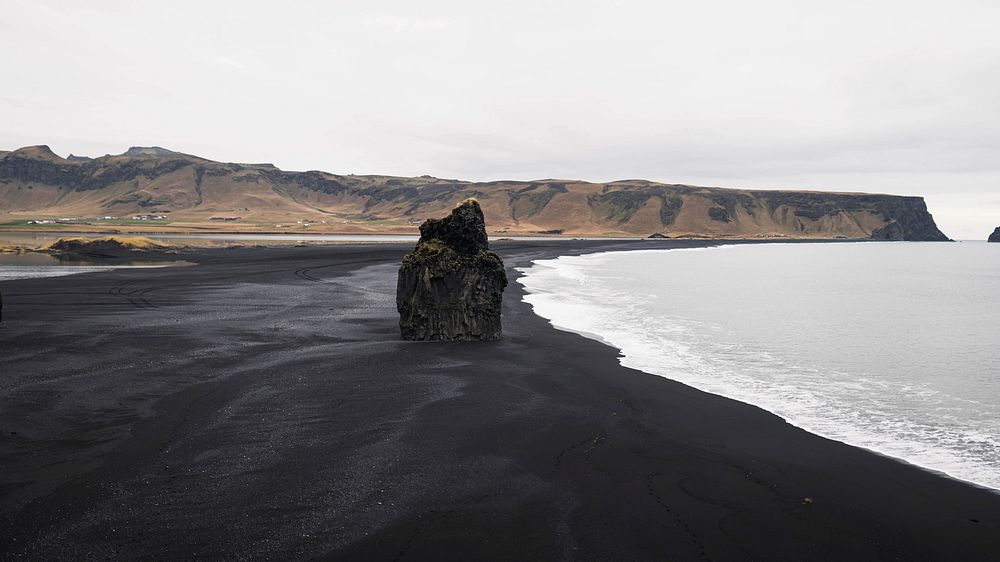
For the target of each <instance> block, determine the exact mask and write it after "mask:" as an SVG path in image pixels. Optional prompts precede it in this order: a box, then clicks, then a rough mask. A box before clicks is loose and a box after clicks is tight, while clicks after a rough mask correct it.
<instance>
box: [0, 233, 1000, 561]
mask: <svg viewBox="0 0 1000 562" xmlns="http://www.w3.org/2000/svg"><path fill="white" fill-rule="evenodd" d="M660 244H661V245H670V246H686V247H694V246H705V245H711V244H714V242H704V241H692V242H677V241H669V242H661V243H660ZM650 246H651V245H648V244H646V243H642V242H615V241H606V242H604V241H602V242H523V243H522V242H509V243H504V244H497V245H496V246H495V247H494V250H495V251H497V252H499V253H501V255H502V256H503V257H504V259H505V262H506V265H507V269H508V272H509V276H510V277H511V281H512V282H511V284H510V285H509V286H508V289H507V293H506V294H505V299H504V305H503V306H504V324H505V338H504V340H501V341H500V342H497V343H496V344H470V345H454V344H441V343H415V342H400V341H398V332H396V326H395V310H394V307H393V303H392V297H393V296H394V293H393V288H394V283H393V281H394V276H393V273H394V271H395V267H396V265H397V264H398V258H399V257H401V256H402V254H403V253H405V252H407V251H409V249H410V245H409V244H398V245H392V244H388V245H381V244H380V245H378V246H373V245H367V246H360V245H357V246H349V245H333V246H319V245H316V246H310V247H307V248H281V247H275V248H265V249H234V250H222V249H219V250H189V251H187V252H186V253H184V252H182V255H184V254H186V255H189V256H191V257H193V256H194V255H197V256H198V257H199V259H192V260H191V261H196V262H200V265H199V266H198V267H191V268H167V269H172V270H174V271H168V272H165V274H164V276H163V278H157V279H152V278H149V277H148V276H144V275H142V274H141V273H137V272H127V271H118V272H109V273H95V274H91V275H85V276H82V275H81V276H74V281H73V283H72V285H73V287H67V286H66V284H65V282H63V283H61V284H60V283H59V282H58V281H52V280H43V281H40V282H33V283H29V282H3V283H0V290H2V291H3V294H4V300H5V304H6V305H7V306H5V309H4V319H3V324H0V344H2V345H3V346H4V348H5V349H39V350H42V349H45V350H49V351H48V352H47V353H45V354H44V355H35V356H32V355H25V354H24V353H21V354H13V355H11V354H6V355H5V356H4V357H2V358H0V366H2V367H3V368H4V370H5V372H12V373H15V376H14V377H13V378H14V379H17V380H8V381H6V383H5V384H7V388H8V391H9V392H8V394H7V396H6V397H4V398H0V400H2V401H3V403H2V405H3V408H0V412H4V413H3V414H0V416H2V418H0V419H2V429H3V430H4V431H3V436H2V438H0V460H2V461H3V462H4V464H5V466H7V467H8V468H12V470H11V471H10V472H7V475H8V476H7V477H5V479H4V482H3V487H2V488H0V491H2V494H0V497H2V498H3V501H2V502H0V504H2V505H3V508H4V509H3V511H2V513H0V519H2V520H3V522H4V524H5V526H6V528H8V529H11V533H10V534H9V538H8V539H7V541H5V542H4V543H3V544H2V545H0V552H3V553H5V554H6V555H8V556H12V557H17V556H44V555H48V556H50V557H57V558H58V557H63V558H65V557H80V556H83V557H94V556H99V555H101V554H112V553H113V554H117V555H118V556H121V557H126V558H130V557H137V556H155V555H159V556H161V557H162V556H169V555H176V556H184V555H192V554H193V553H195V552H197V553H199V554H200V555H201V556H208V557H213V554H214V555H215V556H214V557H219V556H225V557H232V556H256V557H263V558H289V557H292V558H303V557H309V556H329V557H335V558H343V559H351V558H359V557H364V558H371V559H388V558H415V559H419V558H426V557H438V558H440V557H442V556H445V557H463V556H475V557H478V558H489V559H502V558H508V559H509V558H564V557H570V558H584V559H598V558H609V557H611V558H615V557H617V558H633V559H644V558H662V557H664V556H667V557H674V558H693V557H704V558H716V559H750V558H772V559H795V558H799V559H801V558H803V557H810V558H815V557H821V556H828V557H848V556H850V557H862V558H907V557H909V558H914V557H916V558H923V559H926V558H937V559H946V558H949V557H954V558H958V557H964V558H966V559H988V558H989V557H990V555H991V554H993V555H995V553H996V552H998V551H1000V538H998V537H1000V497H997V495H996V494H994V493H991V491H989V490H986V489H982V488H978V487H975V486H973V485H970V484H966V483H964V482H962V481H957V480H953V479H951V478H946V477H942V476H940V475H938V474H935V473H931V472H928V471H925V470H924V469H922V468H919V467H916V466H915V465H907V464H904V463H901V462H899V460H896V459H894V458H890V457H884V456H881V455H878V454H876V453H873V452H869V451H866V450H863V449H858V448H856V447H852V446H849V445H845V444H843V443H840V442H837V441H832V440H828V439H825V438H823V437H819V436H816V435H813V434H811V433H808V432H805V431H803V430H801V429H798V428H795V427H793V426H790V425H788V424H787V423H785V422H784V421H783V420H781V419H780V418H778V417H777V416H775V415H774V414H771V413H769V412H767V411H765V410H762V409H760V408H757V407H754V406H750V405H747V404H745V403H742V402H737V401H734V400H730V399H727V398H724V397H721V396H716V395H712V394H708V393H704V392H701V391H698V390H695V389H693V388H691V387H687V386H685V385H683V384H682V383H678V382H675V381H672V380H670V379H665V378H663V377H659V376H656V375H650V374H647V373H644V372H642V371H636V370H633V369H628V368H625V367H622V366H621V365H619V364H618V357H617V353H616V350H615V349H614V348H611V347H608V346H607V345H602V344H601V343H600V342H597V341H593V340H590V339H587V338H584V337H583V336H579V335H577V334H574V333H571V332H565V331H561V330H558V329H556V328H554V327H552V326H551V325H550V324H549V322H548V320H546V319H544V318H542V317H540V316H537V315H536V314H535V313H534V312H533V310H532V308H531V306H530V305H529V304H528V303H525V302H523V300H522V299H523V296H524V294H525V292H524V288H523V286H521V285H520V284H519V283H516V282H515V281H516V276H518V275H519V273H518V272H517V271H516V268H517V267H521V266H524V265H530V263H531V262H532V261H533V260H534V259H546V257H554V256H557V255H564V254H568V253H590V252H592V251H604V250H607V249H653V248H651V247H650ZM178 259H188V258H183V257H181V258H178ZM181 270H183V271H181ZM154 281H155V282H154ZM42 293H46V294H45V295H43V294H42ZM320 303H322V304H323V305H327V306H317V305H318V304H320ZM331 306H332V307H333V308H330V307H331ZM327 309H329V310H327ZM67 313H69V314H67ZM56 319H61V322H60V323H59V324H52V325H51V327H50V332H51V333H46V332H44V331H39V329H40V328H41V327H42V326H45V325H47V323H48V322H53V321H55V320H56ZM178 325H190V326H188V328H187V329H185V330H180V329H179V328H178ZM194 327H196V328H197V330H192V328H194ZM136 348H139V349H142V350H143V351H144V352H145V353H143V354H141V355H140V356H138V357H136V356H135V354H134V351H132V350H134V349H136ZM70 358H72V361H70ZM129 364H132V365H133V368H128V367H127V365H129ZM29 369H30V371H31V373H36V374H41V373H44V376H46V377H49V379H47V380H46V381H43V382H41V383H40V382H38V381H32V380H31V376H29V375H30V374H31V373H29V374H28V375H26V374H25V373H26V372H27V370H29ZM66 392H72V396H74V399H73V401H72V402H66V401H65V400H64V399H59V398H57V397H58V396H59V395H63V394H64V393H66ZM108 392H111V393H112V395H113V396H112V397H113V398H114V399H113V400H111V399H109V397H108V395H107V394H108ZM118 401H121V402H122V404H123V405H120V406H116V405H115V402H118ZM109 420H113V421H112V422H111V424H110V425H109ZM12 432H16V435H14V436H13V437H12ZM74 443H75V445H74ZM95 449H96V450H97V452H99V453H100V457H99V459H96V460H99V463H100V464H97V465H95V464H93V463H94V461H95V459H94V458H87V457H86V455H85V453H87V452H88V451H90V452H91V453H93V452H95ZM30 451H34V452H35V453H37V455H36V457H35V458H32V457H28V456H26V455H25V453H27V452H30ZM81 454H84V456H83V457H81V456H80V455H81ZM37 457H42V458H40V459H39V458H37ZM31 463H40V465H41V466H43V467H46V466H47V467H53V468H48V469H46V470H48V471H50V472H48V473H45V474H43V480H44V478H48V479H49V480H48V481H47V482H48V484H46V483H45V482H42V483H41V484H39V482H38V481H34V480H31V479H32V478H37V477H36V476H29V474H34V473H35V472H33V471H34V470H35V469H37V468H38V467H37V466H33V465H32V464H31ZM53 470H54V471H55V472H51V471H53ZM17 477H20V479H21V482H20V483H15V482H11V481H10V480H13V479H16V478H17ZM25 481H30V482H27V483H26V482H25ZM31 482H34V485H35V487H34V488H32V484H31ZM39 486H40V487H39ZM29 491H33V495H32V494H29V495H28V496H25V497H32V498H33V500H32V501H29V502H27V503H25V502H24V501H16V500H14V499H12V497H13V495H15V494H17V493H27V492H29ZM807 497H808V498H811V500H812V501H811V502H810V503H808V504H806V503H804V498H807ZM233 510H236V512H237V513H240V514H241V515H242V517H240V518H235V519H232V520H231V519H230V517H227V516H225V515H223V514H224V513H229V512H231V511H233Z"/></svg>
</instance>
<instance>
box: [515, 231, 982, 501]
mask: <svg viewBox="0 0 1000 562" xmlns="http://www.w3.org/2000/svg"><path fill="white" fill-rule="evenodd" d="M774 244H775V245H777V244H782V243H781V242H776V243H774ZM758 245H767V244H754V246H758ZM746 246H748V244H727V243H725V242H721V243H719V244H718V245H714V246H706V247H698V248H688V249H686V251H692V250H694V251H702V250H719V249H723V248H726V247H729V248H741V247H743V248H745V247H746ZM621 251H629V252H668V251H685V250H682V249H655V248H635V249H629V250H600V251H597V252H593V253H590V254H587V255H591V256H595V255H601V254H614V253H619V252H621ZM539 262H542V263H541V264H540V263H539ZM556 262H558V257H557V258H555V259H540V260H532V262H531V265H529V266H527V267H522V268H518V273H519V274H520V276H519V277H518V279H517V281H518V282H519V283H520V284H521V286H522V287H524V291H525V294H526V295H538V296H544V295H545V294H546V293H547V291H538V292H535V291H532V290H531V289H530V288H528V286H527V285H526V284H525V283H523V282H522V281H521V279H523V278H525V277H526V276H528V275H529V274H530V273H531V269H532V268H533V267H537V266H539V265H541V266H543V267H552V268H558V265H556ZM529 306H531V307H532V310H533V311H534V312H535V314H537V315H538V316H540V317H542V318H544V319H545V320H547V321H548V322H549V324H550V325H551V326H552V327H553V328H555V329H557V330H562V331H566V332H569V333H573V334H577V335H580V336H582V337H584V338H587V339H589V340H592V341H595V342H598V343H601V344H603V345H606V346H608V347H610V348H612V349H614V350H615V351H616V352H617V353H618V354H619V357H620V364H621V365H622V367H623V368H631V369H635V370H639V371H641V372H643V373H646V374H648V375H653V376H658V377H662V378H665V379H667V380H671V381H673V382H677V383H679V384H683V385H686V386H689V387H691V388H693V389H695V390H697V391H700V392H705V393H708V394H712V395H715V396H720V397H723V398H728V399H732V400H736V401H738V402H741V403H743V404H747V405H749V406H754V407H757V408H761V409H762V410H764V411H767V412H768V413H770V414H772V415H775V416H777V417H779V418H781V419H782V420H783V421H785V422H786V423H788V424H790V425H793V426H794V427H797V428H799V429H802V430H804V431H807V432H809V433H811V434H813V435H816V436H818V437H822V438H824V439H829V440H831V441H836V442H839V443H843V444H845V445H848V446H851V447H855V448H858V449H862V450H865V451H868V452H871V453H874V454H876V455H879V456H882V457H885V458H888V459H892V460H895V461H897V462H900V463H903V464H905V465H909V466H913V467H916V468H918V469H921V470H924V471H927V472H929V473H931V474H934V475H938V476H942V477H945V478H948V479H951V480H955V481H957V482H961V483H964V484H968V485H971V486H974V487H977V488H980V489H983V490H985V491H988V492H991V493H994V494H998V495H1000V487H998V486H996V485H989V484H985V483H983V482H979V481H976V480H973V479H970V478H968V477H962V476H960V475H958V474H955V473H953V472H949V471H948V470H945V469H940V468H935V467H933V466H928V465H925V464H921V462H920V461H918V460H913V459H911V458H908V457H905V456H902V455H901V454H894V453H892V452H888V451H885V450H880V449H878V448H876V447H874V446H868V445H865V444H862V443H861V442H856V441H852V440H851V439H850V438H848V437H843V436H838V435H835V434H832V433H828V432H824V431H823V430H821V429H817V428H815V427H810V426H809V424H808V423H807V422H803V421H799V420H795V419H792V417H790V416H788V415H786V414H782V413H781V412H779V411H775V410H774V409H771V408H770V407H768V406H767V405H766V404H761V403H757V402H755V401H753V399H752V398H746V397H742V396H739V395H738V393H731V392H725V391H717V390H713V389H710V388H705V387H703V386H699V385H697V384H694V383H692V382H688V381H684V380H678V379H676V378H672V377H670V376H669V375H665V374H661V373H656V372H652V371H647V370H644V369H643V368H641V367H629V366H627V365H626V361H627V359H628V357H627V355H626V352H625V350H624V349H622V348H620V347H618V346H617V345H616V344H615V343H613V342H612V341H610V340H609V339H607V338H606V337H604V336H603V335H601V334H600V333H597V332H591V331H587V330H582V329H577V328H573V327H570V326H567V325H566V324H565V323H563V322H557V319H556V318H550V317H548V316H545V315H542V314H539V313H538V312H537V310H535V307H534V305H533V304H530V303H529ZM778 409H779V410H780V408H778Z"/></svg>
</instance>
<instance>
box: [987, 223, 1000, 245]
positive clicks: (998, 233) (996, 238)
mask: <svg viewBox="0 0 1000 562" xmlns="http://www.w3.org/2000/svg"><path fill="white" fill-rule="evenodd" d="M986 241H987V242H1000V226H998V227H996V229H995V230H994V231H993V234H990V237H989V238H987V239H986Z"/></svg>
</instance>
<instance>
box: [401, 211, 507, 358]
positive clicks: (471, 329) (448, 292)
mask: <svg viewBox="0 0 1000 562" xmlns="http://www.w3.org/2000/svg"><path fill="white" fill-rule="evenodd" d="M506 286H507V274H506V272H505V271H504V266H503V260H501V259H500V256H498V255H496V254H495V253H493V252H491V251H490V249H489V242H488V240H487V238H486V223H485V220H484V219H483V211H482V209H481V208H480V206H479V203H478V202H477V201H476V200H475V199H466V200H465V201H463V202H462V203H461V204H459V205H458V206H457V207H455V208H454V209H453V210H452V212H451V214H450V215H448V216H447V217H445V218H443V219H428V220H426V221H424V223H423V224H422V225H420V240H419V241H418V242H417V246H416V248H414V250H413V252H411V253H409V254H407V255H406V257H404V258H403V263H402V265H401V266H400V267H399V278H398V280H397V283H396V308H397V310H399V329H400V332H401V333H402V336H403V339H405V340H417V341H429V340H450V341H456V340H462V341H471V340H496V339H499V338H500V336H501V327H500V304H501V301H502V298H503V290H504V288H505V287H506Z"/></svg>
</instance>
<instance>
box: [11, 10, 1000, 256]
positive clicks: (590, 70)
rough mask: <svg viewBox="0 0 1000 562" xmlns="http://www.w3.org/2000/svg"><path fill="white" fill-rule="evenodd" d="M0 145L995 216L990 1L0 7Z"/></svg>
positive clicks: (986, 224)
mask: <svg viewBox="0 0 1000 562" xmlns="http://www.w3.org/2000/svg"><path fill="white" fill-rule="evenodd" d="M0 2H2V11H0V14H2V15H0V50H2V52H3V53H4V54H5V56H4V64H3V67H2V68H3V72H2V74H0V84H2V87H0V123H3V126H2V127H0V148H2V149H12V148H16V147H19V146H23V145H28V144H48V145H50V146H51V147H52V148H53V150H55V151H56V152H57V153H59V154H62V155H64V156H65V155H66V154H68V153H70V152H72V153H75V154H85V155H90V156H95V155H102V154H105V153H120V152H122V151H124V150H125V149H126V148H127V147H128V146H131V145H154V144H155V145H161V146H165V147H167V148H172V149H175V150H181V151H184V152H189V153H193V154H198V155H200V156H205V157H207V158H212V159H216V160H224V161H237V162H273V163H274V164H276V165H278V166H279V167H282V168H285V169H290V170H306V169H321V170H327V171H331V172H339V173H351V172H353V173H385V174H398V175H420V174H425V173H426V174H432V175H436V176H441V177H453V178H462V179H473V180H488V179H537V178H545V177H561V178H580V179H587V180H595V181H600V180H611V179H622V178H646V179H653V180H660V181H667V182H680V183H693V184H702V185H720V186H727V187H755V188H756V187H769V188H808V189H828V190H843V191H874V192H887V193H899V194H912V195H923V196H925V197H926V198H927V201H928V205H929V206H930V209H931V212H932V213H934V215H935V217H936V218H937V219H938V222H939V225H940V226H941V227H942V229H943V230H944V231H945V232H946V233H947V234H949V235H950V236H952V237H957V238H975V239H982V238H984V237H985V236H986V235H987V234H988V233H989V232H991V231H992V230H993V227H995V226H997V225H1000V33H998V31H997V30H998V29H1000V2H997V1H995V0H989V1H986V0H983V1H976V0H949V1H948V2H941V1H934V2H927V1H919V0H916V1H914V0H910V1H896V0H882V1H880V0H868V1H865V2H861V1H850V0H848V1H840V2H829V1H822V2H820V1H816V2H812V1H806V0H788V1H774V0H772V1H767V0H764V1H760V0H759V1H756V2H744V1H714V2H713V1H702V2H691V1H683V2H670V1H649V2H639V1H636V2H631V1H618V2H613V1H606V2H590V1H585V0H576V1H567V2H552V1H549V2H544V1H539V0H534V1H526V2H520V1H508V2H472V1H469V0H465V1H455V2H437V1H435V2H427V1H415V0H410V1H401V2H374V1H369V2H303V1H289V2H247V1H244V2H204V1H202V2H177V1H172V2H163V1H162V0H158V1H156V2H126V1H105V2H101V1H93V2H48V1H39V0H30V1H23V2H21V1H13V0H0Z"/></svg>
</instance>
